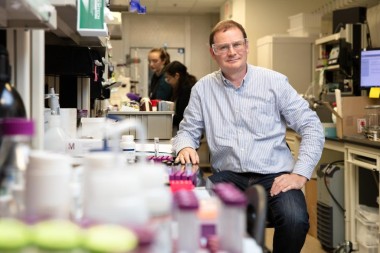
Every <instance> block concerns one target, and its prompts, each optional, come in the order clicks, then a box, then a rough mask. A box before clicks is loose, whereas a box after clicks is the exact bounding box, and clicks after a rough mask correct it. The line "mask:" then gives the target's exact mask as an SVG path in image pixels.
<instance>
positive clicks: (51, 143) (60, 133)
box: [44, 88, 68, 153]
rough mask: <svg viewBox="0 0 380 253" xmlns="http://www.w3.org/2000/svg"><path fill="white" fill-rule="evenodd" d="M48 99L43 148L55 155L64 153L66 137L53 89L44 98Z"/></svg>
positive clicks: (57, 100) (56, 95) (57, 99)
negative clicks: (46, 127) (48, 113)
mask: <svg viewBox="0 0 380 253" xmlns="http://www.w3.org/2000/svg"><path fill="white" fill-rule="evenodd" d="M45 98H47V99H49V106H50V109H51V114H50V119H49V126H48V129H47V131H46V132H45V137H44V148H45V150H49V151H53V152H56V153H64V152H65V151H66V140H67V138H68V135H67V134H66V133H65V131H64V130H63V129H62V127H61V116H60V107H59V98H58V94H55V92H54V88H50V93H49V94H47V95H46V96H45Z"/></svg>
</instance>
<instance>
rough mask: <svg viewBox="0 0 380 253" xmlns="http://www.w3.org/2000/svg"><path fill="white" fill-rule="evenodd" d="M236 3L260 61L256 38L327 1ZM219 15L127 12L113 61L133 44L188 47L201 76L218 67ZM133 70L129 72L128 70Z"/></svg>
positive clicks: (376, 21)
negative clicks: (214, 32) (214, 43)
mask: <svg viewBox="0 0 380 253" xmlns="http://www.w3.org/2000/svg"><path fill="white" fill-rule="evenodd" d="M226 2H229V3H231V4H232V6H231V8H232V9H231V10H232V14H231V18H232V19H234V20H236V21H238V22H240V23H242V24H243V25H244V26H245V28H246V30H247V34H248V38H249V40H250V53H249V57H248V61H249V63H251V64H256V63H257V55H256V41H257V39H258V38H261V37H263V36H266V35H271V34H286V33H287V29H289V19H288V17H289V16H292V15H296V14H298V13H301V12H311V11H315V10H316V9H318V8H319V7H320V6H322V5H323V4H324V3H325V2H326V0H313V1H299V0H286V1H285V0H280V1H279V0H265V1H263V0H229V1H226ZM220 10H221V13H220V16H218V15H198V16H189V15H153V14H147V15H137V14H134V13H132V14H130V13H124V14H123V32H122V33H123V40H122V41H112V45H113V59H112V60H113V62H116V63H118V62H125V55H126V54H128V53H129V48H130V46H140V47H141V46H147V47H153V46H154V47H156V46H163V45H164V43H166V44H167V45H168V46H169V47H171V46H178V47H184V48H185V50H186V53H185V54H186V56H185V57H186V62H185V64H186V65H187V67H188V69H189V72H190V73H192V74H194V75H195V76H196V77H197V78H200V77H202V76H204V75H205V74H207V73H209V72H211V71H213V70H215V69H216V68H217V66H216V65H215V63H214V62H213V61H212V59H211V57H210V55H209V52H208V46H207V45H208V37H209V33H210V31H211V29H212V27H213V26H214V25H215V24H216V23H217V22H218V21H219V19H222V18H224V13H223V12H224V5H223V6H221V8H220ZM379 13H380V4H379V5H377V6H375V7H372V8H368V10H367V19H368V23H369V28H370V32H371V38H372V45H373V46H374V47H380V14H379ZM330 27H331V15H330V17H325V18H324V19H323V21H322V33H323V34H324V35H325V34H326V33H331V28H330ZM128 73H129V72H128Z"/></svg>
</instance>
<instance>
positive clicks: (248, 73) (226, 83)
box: [218, 63, 253, 88]
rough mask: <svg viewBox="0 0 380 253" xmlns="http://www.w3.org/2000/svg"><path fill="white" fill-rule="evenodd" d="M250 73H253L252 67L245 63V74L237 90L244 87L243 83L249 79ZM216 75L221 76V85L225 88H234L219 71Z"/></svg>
mask: <svg viewBox="0 0 380 253" xmlns="http://www.w3.org/2000/svg"><path fill="white" fill-rule="evenodd" d="M252 72H253V70H252V66H251V65H249V64H248V63H247V73H245V76H244V78H243V81H242V83H241V85H240V87H239V88H241V87H244V85H245V83H247V81H248V80H249V79H251V77H252ZM218 74H219V75H220V76H221V78H222V81H223V84H224V85H225V86H233V87H234V85H233V84H232V83H231V81H230V80H228V79H227V78H225V77H224V75H223V73H222V70H221V69H219V70H218Z"/></svg>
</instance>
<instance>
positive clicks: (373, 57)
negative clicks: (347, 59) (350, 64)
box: [360, 48, 380, 89]
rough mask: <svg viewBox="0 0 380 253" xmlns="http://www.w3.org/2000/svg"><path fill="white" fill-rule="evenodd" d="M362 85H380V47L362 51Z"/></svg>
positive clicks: (364, 87) (368, 86)
mask: <svg viewBox="0 0 380 253" xmlns="http://www.w3.org/2000/svg"><path fill="white" fill-rule="evenodd" d="M360 87H361V88H362V89H367V88H372V87H380V48H376V49H369V50H362V51H361V53H360Z"/></svg>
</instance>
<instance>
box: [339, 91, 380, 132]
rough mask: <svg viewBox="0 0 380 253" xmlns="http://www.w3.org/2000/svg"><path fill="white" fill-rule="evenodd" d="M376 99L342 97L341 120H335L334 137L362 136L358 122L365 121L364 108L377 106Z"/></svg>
mask: <svg viewBox="0 0 380 253" xmlns="http://www.w3.org/2000/svg"><path fill="white" fill-rule="evenodd" d="M377 101H378V99H371V98H368V97H364V96H360V97H342V118H337V121H336V135H337V137H338V138H343V137H344V136H352V135H358V134H362V132H361V128H360V121H362V120H365V119H366V111H365V107H366V106H367V105H374V104H377V103H376V102H377Z"/></svg>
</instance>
